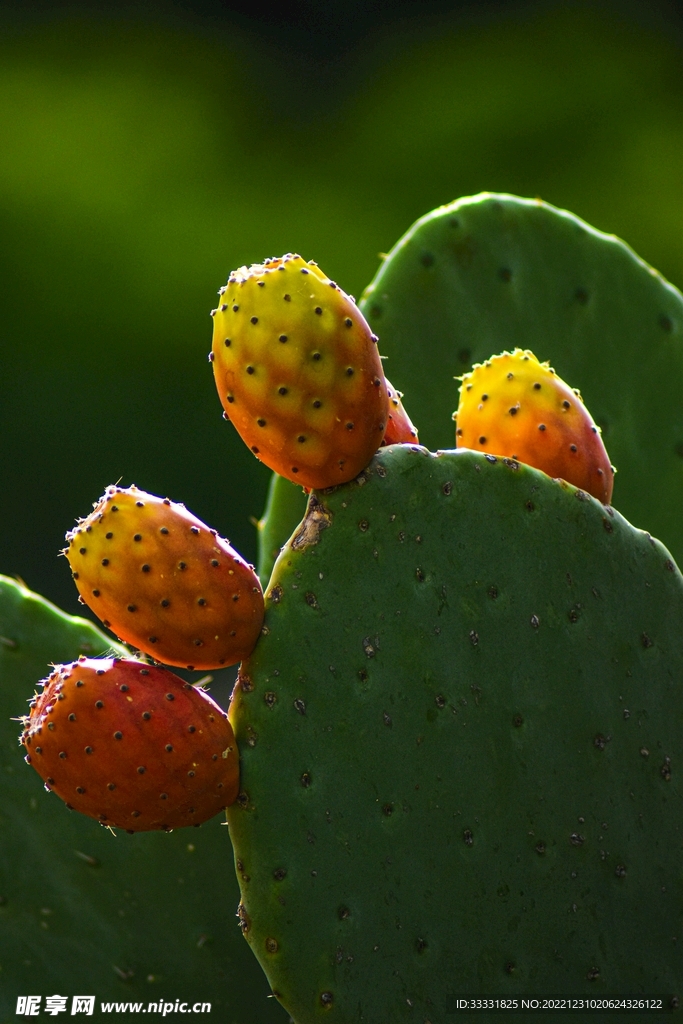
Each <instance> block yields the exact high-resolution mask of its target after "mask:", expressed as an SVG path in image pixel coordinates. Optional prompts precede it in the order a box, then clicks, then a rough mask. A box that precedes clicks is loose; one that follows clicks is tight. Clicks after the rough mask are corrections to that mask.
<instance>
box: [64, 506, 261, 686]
mask: <svg viewBox="0 0 683 1024" xmlns="http://www.w3.org/2000/svg"><path fill="white" fill-rule="evenodd" d="M66 539H67V541H68V547H67V548H66V549H65V552H64V553H65V554H66V557H67V558H68V560H69V564H70V565H71V569H72V573H73V577H74V580H75V581H76V586H77V587H78V590H79V593H80V595H81V599H82V600H83V601H84V602H85V604H87V605H88V606H89V607H90V608H92V610H93V611H94V612H95V614H96V615H99V617H100V619H102V621H103V623H104V625H105V626H107V627H108V628H110V629H112V630H113V632H114V633H115V634H116V635H117V636H118V637H119V638H120V639H121V640H124V641H125V642H126V643H129V644H132V645H134V646H135V647H138V648H139V649H140V650H142V651H145V652H146V653H147V654H151V655H152V656H153V657H154V658H155V659H156V660H158V661H163V662H166V664H168V665H179V666H183V667H185V668H197V669H209V668H220V667H222V666H224V665H233V664H235V662H238V661H241V660H242V659H243V658H246V657H247V656H248V655H249V654H250V653H251V651H252V650H253V648H254V645H255V643H256V640H257V638H258V635H259V632H260V630H261V626H262V623H263V593H262V590H261V585H260V583H259V580H258V577H257V575H256V573H255V572H254V569H253V566H251V565H248V564H247V562H245V560H244V559H243V558H242V556H241V555H239V554H238V552H237V551H235V549H234V548H232V547H231V546H230V544H229V543H228V542H227V540H223V539H222V538H221V537H219V536H218V535H217V534H216V531H215V530H210V529H209V527H208V526H205V524H204V523H202V522H201V520H199V519H197V518H196V517H195V516H193V515H192V513H191V512H188V511H187V509H186V508H185V507H184V506H183V505H178V504H176V503H175V502H172V501H169V500H168V498H157V497H155V495H153V494H147V493H145V491H140V490H138V489H137V487H128V488H118V487H108V488H107V490H106V492H105V494H104V496H103V497H102V498H100V500H99V501H98V502H97V504H96V505H95V508H94V511H93V512H91V513H90V515H89V516H88V517H87V519H82V520H81V521H80V522H79V524H78V526H77V527H76V528H75V529H73V530H71V531H70V532H69V533H67V535H66Z"/></svg>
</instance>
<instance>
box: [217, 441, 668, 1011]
mask: <svg viewBox="0 0 683 1024" xmlns="http://www.w3.org/2000/svg"><path fill="white" fill-rule="evenodd" d="M265 624H266V635H264V636H263V637H262V638H261V640H260V642H259V644H258V646H257V648H256V650H255V651H254V653H253V655H252V656H251V658H250V659H249V660H248V661H247V662H246V663H245V664H244V665H243V666H242V670H241V674H240V677H241V683H240V685H239V686H238V689H237V692H236V695H235V699H234V700H233V705H232V711H231V718H232V721H233V725H234V727H235V731H236V736H237V739H238V742H239V745H240V750H241V757H242V776H241V785H242V793H241V796H240V798H239V800H238V802H237V803H236V804H234V805H233V806H232V807H231V808H230V809H229V811H228V817H229V822H230V832H231V837H232V841H233V845H234V848H235V858H236V864H237V872H238V877H239V879H240V888H241V892H242V904H241V908H240V917H241V921H242V926H243V929H244V933H245V936H246V938H247V940H248V942H249V943H250V945H251V947H252V949H253V951H254V953H255V954H256V956H257V957H258V959H259V961H260V962H261V964H262V966H263V968H264V970H265V971H266V974H267V976H268V979H269V981H270V983H271V985H272V986H273V989H274V991H275V992H276V994H277V995H278V998H279V999H280V1000H281V1001H282V1003H283V1004H284V1006H285V1007H286V1009H288V1010H289V1012H290V1013H291V1014H292V1016H293V1017H294V1019H295V1020H296V1022H297V1024H312V1022H315V1021H319V1020H324V1019H329V1020H335V1021H339V1022H340V1024H341V1022H344V1024H346V1022H350V1021H362V1020H365V1021H368V1022H380V1021H382V1022H384V1021H392V1022H399V1021H403V1020H405V1021H416V1020H419V1021H420V1022H422V1021H430V1022H432V1024H436V1022H437V1021H442V1020H444V1019H445V1017H444V1014H445V1013H446V1012H447V1009H448V1004H447V1000H448V994H449V993H459V994H463V993H471V994H482V993H495V994H496V995H507V994H520V993H534V992H536V993H537V992H538V991H539V990H540V989H542V990H543V991H544V992H562V993H565V994H586V995H600V994H605V993H614V992H639V993H644V992H653V991H657V992H660V993H663V992H671V993H673V992H676V991H678V990H680V987H681V984H682V983H683V976H682V971H681V960H680V951H679V949H678V946H677V943H676V941H675V940H673V939H672V937H673V936H679V935H680V926H681V897H682V896H683V889H682V888H681V886H682V876H681V868H680V864H681V847H682V845H683V832H682V829H683V825H682V821H683V815H682V813H681V812H682V811H683V795H682V793H681V788H680V785H679V783H678V782H677V781H676V780H677V772H678V770H679V765H680V764H681V761H682V759H683V742H682V740H681V729H680V721H681V715H682V714H683V692H682V690H681V678H683V630H682V628H681V627H682V625H683V579H682V577H681V574H680V572H679V570H678V569H677V567H676V566H675V564H674V563H673V561H672V559H671V557H670V555H669V553H668V552H667V550H666V549H665V548H664V547H663V546H662V545H661V544H660V543H659V542H658V541H655V540H653V539H652V538H651V537H650V536H649V535H648V534H646V533H643V532H642V531H640V530H637V529H634V528H633V527H632V526H631V525H630V524H629V523H628V522H627V521H626V520H625V519H623V518H622V516H620V515H619V513H617V512H614V511H613V510H612V509H610V508H606V507H605V506H603V505H602V504H601V503H600V502H599V501H597V500H595V499H594V498H591V497H590V496H588V495H587V494H586V493H585V492H583V491H580V490H577V489H576V488H574V487H572V486H571V485H569V484H560V483H559V482H556V481H553V480H551V479H550V478H548V477H547V476H545V475H544V474H543V473H541V472H539V471H537V470H534V469H531V468H528V467H525V466H523V465H518V464H516V463H514V462H511V461H509V460H505V461H502V460H500V459H496V458H495V457H493V456H491V455H484V454H480V453H475V452H465V451H460V452H439V453H437V454H431V453H429V452H428V451H427V450H425V449H422V448H419V447H417V446H413V447H411V446H396V447H391V448H387V449H383V450H382V451H380V452H378V453H377V455H376V456H375V457H374V459H373V461H372V463H371V464H370V466H369V467H368V469H367V470H366V471H365V473H363V474H361V476H360V477H359V478H358V480H356V481H354V482H352V483H349V484H347V485H345V486H342V487H338V488H336V489H335V490H334V491H332V492H330V493H317V494H316V493H314V494H313V495H312V496H311V498H310V501H309V506H308V513H307V516H306V519H305V520H304V522H303V523H302V525H301V527H300V528H299V529H298V531H296V532H295V534H294V536H293V537H292V539H291V540H290V542H289V543H288V544H287V546H286V547H285V549H284V550H283V551H282V553H281V555H280V557H279V559H278V561H277V563H276V565H275V569H274V572H273V575H272V578H271V581H270V584H269V587H268V590H267V593H266V618H265ZM328 1014H329V1017H328Z"/></svg>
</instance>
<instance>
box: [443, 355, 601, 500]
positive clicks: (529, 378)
mask: <svg viewBox="0 0 683 1024" xmlns="http://www.w3.org/2000/svg"><path fill="white" fill-rule="evenodd" d="M454 419H455V420H456V443H457V444H458V446H459V447H464V448H473V449H475V450H478V451H484V452H490V453H491V454H492V455H500V456H503V457H507V458H511V459H517V460H518V461H520V462H525V463H526V464H527V465H529V466H534V467H535V468H536V469H541V470H543V472H544V473H547V474H548V476H551V477H562V479H564V480H567V481H568V482H569V483H571V484H574V486H576V487H580V488H581V489H582V490H584V491H588V493H589V494H592V495H593V497H595V498H598V499H599V500H600V501H602V502H603V503H604V504H609V502H610V499H611V497H612V486H613V477H614V469H613V468H612V466H611V464H610V461H609V458H608V455H607V452H606V451H605V446H604V444H603V442H602V438H601V437H600V430H599V428H598V427H597V426H596V425H595V423H594V422H593V420H592V418H591V416H590V413H589V412H588V410H587V409H586V407H585V405H584V404H583V399H582V398H581V395H580V394H579V392H578V391H577V390H576V389H575V388H574V389H572V388H570V387H568V385H567V384H565V383H564V381H563V380H560V378H559V377H558V376H557V374H556V373H555V371H554V370H553V369H551V368H550V366H549V365H548V363H547V362H546V363H540V362H539V361H538V359H537V358H536V356H535V355H534V354H533V352H530V351H529V350H528V349H527V350H526V351H523V350H522V349H519V348H517V349H515V350H514V352H503V353H502V354H501V355H499V356H493V357H492V358H491V359H487V360H486V362H484V363H477V364H476V365H475V366H474V367H473V369H472V372H471V373H466V374H464V375H463V377H462V385H461V387H460V404H459V405H458V411H457V413H456V414H455V416H454Z"/></svg>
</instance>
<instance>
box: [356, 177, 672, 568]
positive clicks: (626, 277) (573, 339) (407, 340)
mask: <svg viewBox="0 0 683 1024" xmlns="http://www.w3.org/2000/svg"><path fill="white" fill-rule="evenodd" d="M359 305H360V308H361V310H362V311H363V313H364V314H365V316H366V317H367V319H368V322H369V323H370V325H371V326H372V328H373V330H375V331H376V333H377V334H378V335H379V338H380V347H381V351H382V353H383V355H386V356H387V357H388V358H387V361H386V363H385V368H386V370H387V373H388V374H389V376H390V377H391V379H392V381H393V383H394V384H395V385H396V387H398V388H401V389H402V390H404V391H405V392H406V396H405V402H406V408H407V409H408V410H409V411H410V414H411V416H412V418H413V420H414V421H415V423H416V425H417V427H418V428H419V431H420V440H421V442H422V443H423V444H426V445H427V446H428V447H430V448H433V449H434V448H438V447H441V448H445V447H451V446H452V445H453V444H454V441H455V436H454V429H453V427H452V426H451V425H449V417H450V415H451V413H452V412H453V410H454V409H455V408H456V407H457V404H458V398H457V387H458V383H457V381H456V380H454V379H453V378H454V377H457V376H458V375H459V374H462V373H464V372H465V371H466V370H469V369H470V367H471V365H472V363H475V362H483V361H484V360H485V359H487V358H488V357H489V356H491V355H492V354H493V353H494V352H501V351H502V350H503V349H509V350H510V351H511V350H512V349H514V348H515V347H519V348H522V349H526V348H530V349H532V350H533V351H534V352H535V353H536V355H537V356H538V357H539V359H549V360H550V363H551V366H554V368H555V369H556V370H557V372H558V374H559V375H560V376H561V377H562V378H563V379H564V380H567V381H570V382H572V384H575V385H579V386H580V387H581V393H582V395H583V398H584V399H585V402H586V405H587V406H588V408H589V409H590V410H591V412H592V413H593V415H594V417H595V420H596V422H597V423H598V425H599V426H600V427H601V428H602V431H603V437H604V440H605V444H606V446H607V450H608V451H609V454H610V458H611V459H612V462H613V463H614V465H615V466H616V467H617V470H618V472H617V477H616V480H615V484H614V503H615V505H616V507H617V508H619V509H620V510H621V511H622V512H623V513H624V515H626V516H627V517H628V518H629V519H630V520H631V522H633V523H635V524H636V525H637V526H643V527H646V528H647V529H648V530H650V531H651V532H652V533H653V534H654V535H656V536H658V537H661V538H662V540H663V541H664V543H665V544H667V545H668V546H669V547H670V548H671V550H672V552H673V554H674V557H675V558H677V559H678V561H679V562H681V561H683V526H682V523H683V520H682V519H681V516H680V511H679V510H680V509H681V507H683V402H681V394H683V297H682V296H681V293H680V292H679V291H678V290H677V289H676V288H674V287H673V286H672V285H670V284H668V283H667V282H666V281H665V280H664V279H663V278H662V276H661V275H660V274H658V273H657V271H655V270H653V269H652V267H649V266H648V265H647V264H646V263H644V262H643V261H642V260H641V259H639V258H638V257H637V256H636V255H635V253H634V252H633V251H632V250H631V249H629V247H628V246H627V245H625V244H624V243H623V242H622V241H620V240H619V239H618V238H615V237H614V235H606V234H603V233H602V232H600V231H596V230H595V228H592V227H590V225H588V224H586V223H585V221H582V220H580V219H579V218H578V217H575V216H574V215H573V214H571V213H567V212H566V211H564V210H558V209H556V208H555V207H553V206H550V205H549V204H548V203H543V202H541V201H540V200H531V199H519V198H518V197H516V196H510V195H495V194H491V193H484V194H482V195H479V196H474V197H470V198H465V199H459V200H458V201H457V202H455V203H450V204H449V205H448V206H442V207H440V208H439V209H437V210H434V211H433V212H432V213H429V214H427V215H426V216H425V217H422V218H420V220H418V221H417V222H416V223H415V224H414V225H413V226H412V227H411V228H410V230H409V231H408V232H406V234H405V235H404V236H403V238H401V239H400V240H399V241H398V242H397V243H396V245H395V246H394V247H393V249H392V250H391V252H390V253H389V255H388V257H387V259H386V260H385V262H384V263H383V264H382V266H381V267H380V269H379V271H378V272H377V275H376V276H375V278H374V280H373V281H372V283H371V284H370V285H369V286H368V288H367V289H366V291H365V293H364V295H363V297H362V299H361V301H360V303H359Z"/></svg>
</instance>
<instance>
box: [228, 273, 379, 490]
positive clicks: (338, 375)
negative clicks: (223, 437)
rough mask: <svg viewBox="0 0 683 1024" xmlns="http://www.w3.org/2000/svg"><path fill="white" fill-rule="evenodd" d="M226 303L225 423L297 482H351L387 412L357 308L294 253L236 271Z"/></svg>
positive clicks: (373, 342) (373, 344)
mask: <svg viewBox="0 0 683 1024" xmlns="http://www.w3.org/2000/svg"><path fill="white" fill-rule="evenodd" d="M220 294H221V304H220V306H219V307H218V308H217V309H215V310H213V311H212V316H213V318H214V327H213V349H212V352H211V354H210V357H209V358H210V359H211V360H212V362H213V370H214V376H215V380H216V387H217V388H218V394H219V396H220V399H221V402H222V403H223V407H224V409H225V415H226V418H228V419H230V420H231V421H232V423H233V424H234V426H235V428H236V430H237V432H238V434H239V435H240V437H241V438H242V440H243V441H244V442H245V444H247V445H248V446H249V447H250V448H251V450H252V452H253V453H254V455H256V456H257V458H259V459H260V460H261V461H262V462H264V463H265V464H266V465H267V466H269V467H270V468H271V469H274V470H275V471H276V472H277V473H279V474H280V475H281V476H284V477H287V478H288V479H289V480H292V481H294V482H295V483H299V484H302V485H303V486H304V487H311V488H313V487H317V488H321V487H330V486H333V485H335V484H339V483H343V482H345V481H347V480H352V479H353V478H354V477H355V476H356V475H357V474H358V473H359V472H360V471H361V470H362V469H364V468H365V466H366V465H367V464H368V462H369V461H370V459H371V458H372V456H373V454H374V453H375V451H376V450H377V449H378V448H379V446H380V444H381V442H382V438H383V437H384V431H385V428H386V423H387V412H388V410H387V390H386V385H385V382H384V374H383V372H382V364H381V361H380V358H379V353H378V351H377V337H376V336H375V335H374V334H373V333H372V331H371V330H370V327H369V326H368V324H367V322H366V320H365V318H364V317H363V315H362V313H361V312H360V311H359V310H358V309H357V307H356V305H355V303H354V301H353V300H352V299H351V298H350V297H349V296H348V295H346V294H345V292H343V291H342V290H341V288H339V286H338V285H336V284H335V283H334V281H331V280H330V279H329V278H328V277H326V276H325V274H323V272H322V271H321V270H320V269H319V268H318V266H317V265H316V264H315V263H307V262H306V261H305V260H304V259H302V258H301V256H297V255H292V254H288V255H287V256H283V257H282V258H281V259H269V260H265V261H264V262H263V263H257V264H254V265H253V266H251V267H241V268H240V269H239V270H236V271H233V273H232V274H230V277H229V279H228V283H227V285H226V286H225V287H224V288H222V289H221V292H220Z"/></svg>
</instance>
